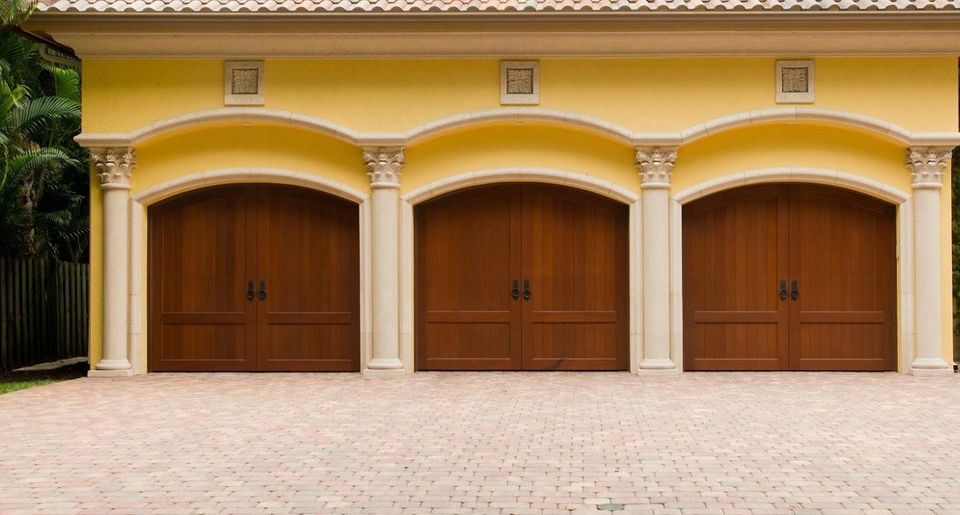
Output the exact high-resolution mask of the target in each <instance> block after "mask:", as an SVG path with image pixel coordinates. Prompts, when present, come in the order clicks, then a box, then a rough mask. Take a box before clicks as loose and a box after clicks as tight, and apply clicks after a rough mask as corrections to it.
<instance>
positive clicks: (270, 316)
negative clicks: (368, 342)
mask: <svg viewBox="0 0 960 515" xmlns="http://www.w3.org/2000/svg"><path fill="white" fill-rule="evenodd" d="M148 219H149V225H148V226H149V235H148V248H147V253H148V256H149V259H148V274H149V276H148V280H147V284H148V301H147V311H148V331H149V342H150V344H149V350H148V354H149V369H150V370H151V371H355V370H359V368H360V298H359V295H360V256H359V253H360V245H359V209H358V206H357V204H356V203H354V202H351V201H349V200H345V199H343V198H341V197H338V196H334V195H331V194H328V193H324V192H321V191H317V190H314V189H307V188H301V187H295V186H289V185H279V184H258V183H245V184H231V185H223V186H214V187H208V188H203V189H198V190H193V191H189V192H186V193H181V194H179V195H176V196H174V197H170V198H167V199H165V200H162V201H159V202H157V203H155V204H153V205H151V206H150V207H149V208H148Z"/></svg>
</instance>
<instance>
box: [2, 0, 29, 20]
mask: <svg viewBox="0 0 960 515" xmlns="http://www.w3.org/2000/svg"><path fill="white" fill-rule="evenodd" d="M36 6H37V1H36V0H4V1H3V2H0V22H2V23H3V25H4V26H8V27H16V26H19V25H20V24H21V23H23V22H24V21H26V20H27V18H29V17H30V15H31V14H32V13H33V10H34V9H35V8H36Z"/></svg>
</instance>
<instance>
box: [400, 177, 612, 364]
mask: <svg viewBox="0 0 960 515" xmlns="http://www.w3.org/2000/svg"><path fill="white" fill-rule="evenodd" d="M628 212H629V208H628V206H627V205H626V204H623V203H620V202H617V201H614V200H611V199H609V198H607V197H604V196H600V195H597V194H595V193H589V192H586V191H583V190H579V189H574V188H569V187H563V186H557V185H549V184H540V183H529V182H527V183H501V184H493V185H485V186H477V187H473V188H468V189H461V190H457V191H453V192H448V193H445V194H443V195H440V196H437V197H434V198H432V199H430V200H427V201H424V202H422V203H420V204H418V205H416V206H415V207H414V208H413V218H414V226H415V229H414V245H413V247H414V249H415V250H414V254H415V274H414V276H415V278H416V279H415V280H416V284H415V295H414V297H415V299H414V300H415V332H416V333H415V334H416V336H415V338H416V364H417V368H418V369H420V370H626V369H627V368H628V365H629V363H628V356H629V328H630V314H629V305H630V298H629V295H630V286H629V285H630V280H629V263H630V256H629V241H630V238H629V236H628V225H629V222H628V219H629V216H628Z"/></svg>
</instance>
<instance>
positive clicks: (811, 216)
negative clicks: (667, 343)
mask: <svg viewBox="0 0 960 515" xmlns="http://www.w3.org/2000/svg"><path fill="white" fill-rule="evenodd" d="M896 216H897V213H896V206H895V205H893V204H890V203H888V202H885V201H883V200H880V199H878V198H876V197H873V196H868V195H865V194H863V193H858V192H855V191H852V190H850V189H845V188H840V187H836V186H827V185H822V184H797V183H768V184H760V185H751V186H742V187H737V188H733V189H727V190H723V191H719V192H716V193H711V194H709V195H706V196H703V197H701V198H698V199H696V200H693V201H690V202H689V203H686V204H685V205H684V206H683V207H682V220H683V222H682V233H683V236H682V249H683V264H682V284H683V313H682V318H683V356H684V368H685V369H686V370H894V369H895V368H896V363H897V357H896V349H897V312H896V310H897V298H896V296H897V270H896V267H897V260H896V248H897V231H896Z"/></svg>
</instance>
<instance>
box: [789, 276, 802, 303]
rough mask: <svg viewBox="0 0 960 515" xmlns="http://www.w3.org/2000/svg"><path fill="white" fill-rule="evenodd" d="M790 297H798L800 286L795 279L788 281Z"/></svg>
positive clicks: (794, 298) (793, 298)
mask: <svg viewBox="0 0 960 515" xmlns="http://www.w3.org/2000/svg"><path fill="white" fill-rule="evenodd" d="M790 298H791V299H792V300H797V299H799V298H800V288H799V287H798V286H797V281H796V279H794V280H793V281H790Z"/></svg>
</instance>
